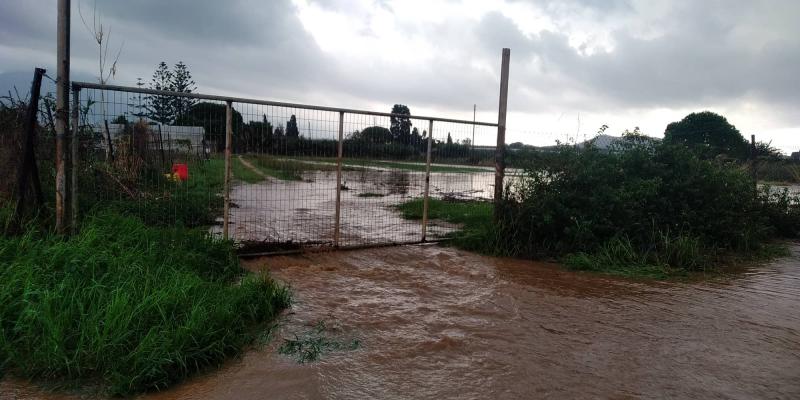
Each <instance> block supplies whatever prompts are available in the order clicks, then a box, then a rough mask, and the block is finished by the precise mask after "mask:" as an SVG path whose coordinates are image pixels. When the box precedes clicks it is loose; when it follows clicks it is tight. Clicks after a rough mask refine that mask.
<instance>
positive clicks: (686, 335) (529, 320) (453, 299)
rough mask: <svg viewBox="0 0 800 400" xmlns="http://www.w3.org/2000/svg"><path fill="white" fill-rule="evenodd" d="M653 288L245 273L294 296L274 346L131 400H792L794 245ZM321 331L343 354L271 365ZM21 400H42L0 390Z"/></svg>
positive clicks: (441, 256)
mask: <svg viewBox="0 0 800 400" xmlns="http://www.w3.org/2000/svg"><path fill="white" fill-rule="evenodd" d="M792 252H793V255H792V257H790V258H785V259H781V260H777V261H775V262H773V263H771V264H769V265H766V266H759V267H754V268H751V269H747V270H745V271H743V272H741V273H737V274H736V275H730V276H723V277H715V278H713V279H706V280H703V281H696V282H670V283H652V282H648V283H645V282H635V281H628V280H621V279H616V278H608V277H601V276H597V275H591V274H580V273H572V272H569V271H565V270H564V269H562V268H560V267H558V266H555V265H550V264H546V263H536V262H526V261H519V260H508V259H495V258H488V257H482V256H477V255H474V254H470V253H466V252H462V251H458V250H454V249H449V248H443V247H438V246H432V245H427V246H406V247H393V248H382V249H370V250H360V251H351V252H339V253H322V254H309V255H305V256H293V257H273V258H267V259H260V260H251V261H248V262H247V263H246V264H247V266H248V268H251V269H262V268H268V269H270V270H271V271H272V273H273V275H274V276H275V277H277V278H278V279H281V280H284V281H286V282H288V283H289V284H290V285H291V286H292V287H293V290H294V294H295V304H294V305H293V307H292V308H291V309H290V311H289V312H288V313H286V315H285V316H284V317H283V320H282V323H281V326H280V328H279V329H278V331H277V332H276V334H275V339H274V340H273V342H272V343H271V344H270V345H268V346H266V347H264V348H261V349H257V350H252V351H250V352H248V353H246V354H245V355H244V356H243V357H242V358H241V359H239V360H234V361H231V362H229V363H227V364H226V365H225V366H223V367H222V369H221V370H219V371H217V372H213V373H209V374H207V375H205V376H200V377H196V378H193V379H191V380H190V381H188V382H186V383H184V384H181V385H178V386H176V387H174V388H172V389H170V390H168V391H166V392H162V393H155V394H150V395H146V396H143V397H142V398H143V399H159V400H168V399H365V398H381V399H407V398H445V399H455V398H459V399H495V398H496V399H519V398H558V399H573V398H618V399H624V398H684V399H690V398H691V399H694V398H706V399H707V398H733V399H753V398H758V399H781V398H783V399H797V398H800V245H794V246H793V247H792ZM319 321H324V322H325V324H326V326H328V327H330V328H329V331H330V332H329V334H330V335H333V337H338V338H343V339H346V340H350V339H353V338H355V339H357V340H358V341H359V343H360V346H359V347H358V348H357V349H355V350H349V349H346V350H337V351H331V352H329V353H325V354H323V355H322V357H321V359H320V361H317V362H312V363H305V364H300V363H298V362H297V361H295V360H294V359H293V358H291V357H290V356H287V355H282V354H279V352H278V351H277V350H276V349H277V347H278V346H279V345H280V343H282V342H283V338H292V337H293V335H294V334H299V335H302V333H303V332H307V331H309V330H310V329H311V327H312V326H314V325H316V324H318V323H319ZM15 388H16V390H17V391H16V392H11V391H9V390H10V389H9V384H8V383H6V384H5V390H6V393H16V394H17V395H19V394H24V395H30V396H32V397H33V398H37V397H39V398H52V397H51V396H46V395H41V394H40V393H38V392H36V391H25V389H20V387H15ZM2 390H3V389H2V386H0V393H2Z"/></svg>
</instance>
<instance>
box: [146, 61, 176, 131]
mask: <svg viewBox="0 0 800 400" xmlns="http://www.w3.org/2000/svg"><path fill="white" fill-rule="evenodd" d="M172 79H173V73H172V71H170V70H169V67H167V63H165V62H163V61H162V62H160V63H159V64H158V66H157V67H156V70H155V72H153V77H152V78H151V79H150V89H154V90H171V89H172ZM146 101H147V106H146V109H147V115H148V117H150V119H152V120H153V121H156V122H159V123H162V124H171V123H172V122H173V121H174V120H175V103H174V101H173V99H172V98H171V97H170V96H159V95H152V96H147V98H146Z"/></svg>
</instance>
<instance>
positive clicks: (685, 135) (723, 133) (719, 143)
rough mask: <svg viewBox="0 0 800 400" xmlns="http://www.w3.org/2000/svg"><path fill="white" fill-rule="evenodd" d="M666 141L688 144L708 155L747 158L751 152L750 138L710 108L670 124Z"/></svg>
mask: <svg viewBox="0 0 800 400" xmlns="http://www.w3.org/2000/svg"><path fill="white" fill-rule="evenodd" d="M664 142H665V143H668V144H682V145H685V146H687V147H689V148H691V149H693V150H695V151H697V152H698V153H699V154H700V155H701V156H702V157H705V158H714V157H716V156H718V155H721V154H724V155H727V156H729V157H733V158H738V159H744V158H746V157H747V154H748V147H747V141H746V140H745V138H744V137H742V134H741V133H739V130H738V129H736V127H735V126H733V125H731V124H730V123H729V122H728V120H727V119H725V117H723V116H721V115H719V114H715V113H713V112H710V111H703V112H699V113H691V114H689V115H687V116H686V117H684V118H683V119H682V120H680V121H678V122H672V123H670V124H669V125H667V129H666V131H664Z"/></svg>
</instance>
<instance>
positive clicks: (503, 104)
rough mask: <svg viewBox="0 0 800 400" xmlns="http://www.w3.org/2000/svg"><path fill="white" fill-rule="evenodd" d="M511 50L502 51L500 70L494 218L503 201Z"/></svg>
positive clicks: (498, 214) (496, 216)
mask: <svg viewBox="0 0 800 400" xmlns="http://www.w3.org/2000/svg"><path fill="white" fill-rule="evenodd" d="M510 59H511V49H507V48H504V49H503V58H502V64H501V69H500V107H499V111H498V115H497V147H496V148H495V154H494V218H495V220H497V219H498V218H499V217H500V211H501V207H502V204H501V203H502V201H503V178H504V177H505V170H506V110H507V107H508V65H509V61H510Z"/></svg>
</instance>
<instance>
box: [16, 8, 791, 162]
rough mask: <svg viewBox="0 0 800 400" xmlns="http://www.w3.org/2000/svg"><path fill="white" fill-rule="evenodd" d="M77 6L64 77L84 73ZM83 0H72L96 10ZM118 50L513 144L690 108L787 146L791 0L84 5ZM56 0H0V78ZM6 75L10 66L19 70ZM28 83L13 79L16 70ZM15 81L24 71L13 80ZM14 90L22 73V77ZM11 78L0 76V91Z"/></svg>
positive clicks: (91, 71) (129, 66)
mask: <svg viewBox="0 0 800 400" xmlns="http://www.w3.org/2000/svg"><path fill="white" fill-rule="evenodd" d="M72 3H73V16H74V17H73V18H74V19H73V28H72V35H73V36H72V46H73V47H72V68H73V77H77V78H80V79H92V77H93V76H96V75H97V72H96V69H97V67H96V64H97V56H96V47H93V42H92V38H91V36H90V34H89V33H88V32H87V31H86V28H85V27H84V26H83V25H82V23H81V21H80V19H79V18H78V12H77V6H78V0H72ZM93 4H94V1H93V0H82V2H81V5H82V7H81V8H82V10H83V14H84V15H85V16H87V17H89V18H91V14H92V13H91V9H92V6H93ZM97 9H98V12H99V13H100V14H101V15H102V19H103V21H104V23H106V24H108V25H110V26H111V27H112V32H111V45H112V48H114V47H118V46H120V45H122V44H123V42H124V45H123V47H122V54H121V57H120V61H119V71H118V74H117V76H116V79H115V80H114V82H113V83H116V84H121V85H132V84H133V83H134V82H135V80H136V78H137V77H143V78H146V79H147V78H149V77H150V75H151V74H152V71H153V68H154V66H155V65H156V64H157V63H158V62H159V61H161V60H164V61H166V62H167V63H169V64H174V63H175V62H177V61H179V60H182V61H184V62H185V63H187V64H188V65H189V66H190V68H191V71H192V73H193V75H194V77H195V80H196V81H197V83H198V87H199V91H201V92H204V93H213V94H234V95H238V96H244V97H253V98H261V99H271V100H281V101H294V102H304V103H316V104H323V105H331V106H340V107H348V108H367V109H374V110H380V111H388V110H389V108H390V107H391V105H392V104H394V103H404V104H408V105H409V106H410V108H411V111H412V113H415V114H418V115H420V114H433V115H440V116H445V117H452V118H463V119H471V118H472V106H473V104H476V105H477V108H478V119H480V120H486V121H496V119H497V103H498V92H499V69H500V53H501V48H503V47H509V48H511V80H510V94H509V120H508V126H509V136H508V141H509V142H513V141H522V142H526V143H531V144H544V143H547V142H550V141H552V140H554V139H560V140H564V139H565V138H569V137H573V138H579V139H582V138H583V137H585V136H592V135H593V134H594V133H595V132H596V131H597V129H598V127H600V126H601V125H603V124H607V125H609V126H610V128H609V132H611V133H612V134H619V133H620V132H621V131H623V130H624V129H626V128H631V129H632V128H633V127H634V126H639V127H641V129H642V130H643V131H644V132H645V133H646V134H649V135H652V136H661V135H662V134H663V131H664V127H665V126H666V124H667V123H669V122H671V121H675V120H679V119H681V118H682V117H683V116H685V115H686V114H688V113H689V112H692V111H700V110H712V111H715V112H719V113H721V114H723V115H725V116H726V117H727V118H728V119H729V120H730V121H731V122H732V123H733V124H735V125H736V126H737V127H738V128H739V129H740V130H741V131H742V133H743V134H745V135H747V136H748V137H749V135H750V134H756V135H757V138H758V139H759V140H763V141H772V143H773V145H775V146H777V147H779V148H781V149H783V150H784V151H787V152H788V151H797V150H800V75H799V73H798V71H800V23H798V21H800V1H797V0H763V1H757V0H702V1H701V0H670V1H659V0H651V1H643V0H642V1H639V0H540V1H535V0H531V1H514V0H474V1H471V0H465V1H455V0H424V1H423V0H420V1H417V0H397V1H393V0H373V1H370V0H325V1H322V0H271V1H257V0H236V1H233V0H231V1H224V2H223V1H214V0H207V1H198V0H169V1H163V0H137V1H126V0H97ZM55 12H56V2H55V0H0V78H3V79H0V85H5V86H8V85H9V84H10V83H9V82H15V79H16V81H20V80H21V81H22V82H25V79H28V80H29V78H27V77H28V76H29V75H30V71H31V70H32V67H34V66H44V67H46V68H47V67H49V68H50V69H51V70H52V71H54V69H53V67H52V66H53V65H54V63H55V37H56V33H55V26H56V24H55V21H56V18H55ZM15 77H19V78H15ZM21 77H26V78H24V79H23V78H21ZM17 84H19V82H18V83H17ZM23 85H24V84H23ZM0 90H3V91H5V90H7V87H0Z"/></svg>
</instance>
